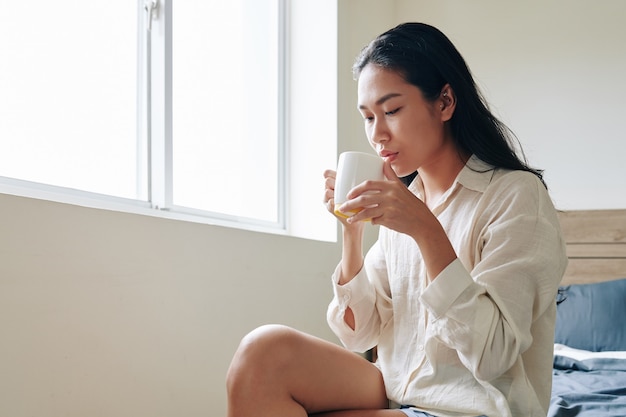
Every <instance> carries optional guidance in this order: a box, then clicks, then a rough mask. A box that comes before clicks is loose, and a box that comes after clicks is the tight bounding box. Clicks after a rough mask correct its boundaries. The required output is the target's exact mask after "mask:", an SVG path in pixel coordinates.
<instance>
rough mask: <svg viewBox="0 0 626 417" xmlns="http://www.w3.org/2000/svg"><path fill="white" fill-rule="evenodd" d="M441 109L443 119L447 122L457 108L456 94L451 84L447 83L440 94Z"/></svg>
mask: <svg viewBox="0 0 626 417" xmlns="http://www.w3.org/2000/svg"><path fill="white" fill-rule="evenodd" d="M438 101H439V110H440V111H441V121H442V122H447V121H448V120H450V119H451V118H452V115H453V114H454V109H455V108H456V95H455V94H454V90H452V87H450V84H446V85H444V86H443V88H442V89H441V93H440V94H439V100H438Z"/></svg>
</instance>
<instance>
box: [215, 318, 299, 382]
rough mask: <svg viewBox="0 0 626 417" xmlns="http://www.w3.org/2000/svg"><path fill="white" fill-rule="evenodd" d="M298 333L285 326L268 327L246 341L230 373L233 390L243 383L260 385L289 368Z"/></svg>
mask: <svg viewBox="0 0 626 417" xmlns="http://www.w3.org/2000/svg"><path fill="white" fill-rule="evenodd" d="M297 338H298V332H297V331H295V330H293V329H291V328H289V327H286V326H281V325H264V326H261V327H258V328H256V329H254V330H253V331H251V332H250V333H248V334H247V335H246V336H244V337H243V339H242V340H241V343H240V344H239V347H238V348H237V351H236V352H235V355H234V356H233V359H232V362H231V364H230V367H229V369H228V374H227V378H226V381H227V386H228V387H229V389H231V388H233V387H234V386H235V385H237V384H240V383H241V381H242V380H243V381H248V382H252V381H255V383H260V382H261V381H262V380H263V379H264V378H272V377H273V376H275V374H276V373H277V372H281V371H280V370H281V369H285V368H286V367H288V366H289V365H288V363H289V361H290V360H292V354H293V352H294V349H292V348H293V345H294V343H295V341H296V339H297Z"/></svg>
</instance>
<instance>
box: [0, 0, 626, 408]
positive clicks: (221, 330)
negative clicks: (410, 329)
mask: <svg viewBox="0 0 626 417" xmlns="http://www.w3.org/2000/svg"><path fill="white" fill-rule="evenodd" d="M298 1H299V0H298ZM544 3H545V2H539V1H532V2H524V3H522V4H520V5H517V4H514V3H511V2H506V6H500V3H499V2H498V1H478V0H477V1H473V2H460V1H454V0H443V1H439V2H428V1H417V0H411V1H395V2H393V1H389V0H340V1H339V2H338V20H339V31H338V33H339V43H338V57H337V66H338V69H337V71H338V97H337V98H336V97H334V96H333V95H332V94H331V95H329V96H328V98H327V99H328V101H329V102H333V101H334V100H335V99H337V114H338V119H339V124H338V127H337V134H338V136H339V150H345V149H354V148H361V149H367V143H366V140H365V137H364V135H363V133H362V121H361V120H360V117H359V116H358V113H357V111H356V104H355V103H356V100H355V98H356V93H355V87H356V85H355V83H354V81H352V78H351V73H350V66H351V64H352V60H353V58H354V57H355V55H356V54H357V53H358V51H359V50H360V48H361V47H362V46H363V45H364V44H365V43H366V42H367V41H369V40H370V38H372V37H373V36H375V35H377V34H378V33H380V32H381V31H383V30H384V29H386V28H388V27H390V26H392V25H393V24H395V23H399V22H400V21H405V20H424V21H427V22H431V23H434V24H437V25H438V26H440V27H441V28H442V29H443V30H444V31H445V32H447V33H448V34H449V35H450V37H451V38H452V39H453V40H454V41H455V42H456V43H457V45H458V46H459V48H460V50H461V52H462V53H463V54H464V55H465V57H466V58H467V60H468V62H469V64H470V66H471V67H472V68H473V69H474V72H475V74H476V76H477V79H478V80H479V82H480V84H481V85H483V86H484V87H485V90H486V93H487V96H488V97H489V99H490V101H491V102H492V103H493V104H494V106H495V108H496V110H497V111H498V112H499V113H500V114H501V115H502V117H503V118H504V119H505V121H507V122H508V123H509V124H510V125H511V127H512V128H513V129H515V130H516V132H517V133H518V135H519V136H520V138H521V140H522V142H523V143H524V145H525V146H526V148H527V150H528V153H529V157H530V158H531V160H532V161H533V162H534V163H535V164H536V165H539V166H543V167H544V168H546V170H547V178H548V181H549V182H550V185H551V189H552V190H553V191H554V195H555V199H556V200H557V204H559V205H560V206H561V207H563V208H586V207H599V208H609V207H622V208H623V207H626V201H625V200H624V199H625V198H626V193H624V192H623V190H624V179H625V178H626V175H624V166H626V164H623V163H621V154H623V153H624V151H625V145H624V144H623V143H622V141H620V139H623V137H624V136H623V135H624V133H623V132H624V119H626V117H624V116H626V115H625V113H626V111H625V106H626V104H625V102H624V100H623V97H625V96H626V95H625V94H624V92H625V91H624V82H623V81H622V79H621V78H620V77H619V76H620V75H621V74H623V73H626V71H624V65H625V59H626V58H625V57H624V49H623V45H622V44H623V40H624V39H626V35H625V33H624V25H623V22H624V21H625V19H624V15H625V9H624V7H626V6H622V2H621V0H616V1H612V2H611V1H608V0H605V1H603V2H595V3H593V4H592V3H591V2H586V1H584V2H580V1H579V2H571V1H564V0H559V1H556V0H554V1H552V2H550V4H551V6H550V7H549V8H548V6H546V5H545V4H544ZM625 4H626V3H625ZM531 6H532V7H533V9H532V10H533V12H532V13H531V12H528V11H527V12H525V11H524V10H525V8H526V7H531ZM577 22H578V23H577ZM583 22H587V24H588V25H589V26H586V25H584V24H583ZM316 30H319V31H323V30H329V29H328V28H327V27H319V28H317V29H316ZM330 30H332V29H330ZM312 33H315V32H312ZM585 36H589V37H595V36H598V37H599V38H598V39H601V42H600V41H595V42H594V41H592V40H588V39H587V38H586V37H585ZM579 46H584V48H585V49H584V50H581V51H578V47H579ZM333 53H334V52H333ZM310 59H311V62H310V65H311V66H315V65H321V64H323V63H324V62H326V61H324V57H323V56H319V55H317V54H316V55H312V56H311V58H310ZM599 59H602V61H598V60H599ZM596 72H597V73H598V77H597V79H595V77H594V79H592V75H593V74H594V73H596ZM314 116H315V115H312V116H311V117H312V118H314ZM308 122H309V123H314V121H311V120H309V121H308ZM330 134H332V133H330ZM578 140H580V141H582V144H580V145H579V144H578V142H577V141H578ZM314 175H315V176H318V175H319V176H320V179H321V173H315V174H314ZM321 187H322V184H321V180H320V184H319V188H317V186H313V185H312V186H311V187H310V188H311V190H310V192H311V193H316V192H318V193H320V197H319V198H320V199H321ZM605 188H609V189H611V190H612V191H613V194H616V195H615V196H613V198H612V196H611V195H610V193H608V192H607V191H606V190H604V189H605ZM316 190H317V191H316ZM316 200H317V198H316ZM320 204H321V203H320ZM339 253H340V247H339V245H338V244H336V243H328V242H315V241H310V240H304V239H297V238H292V237H286V236H275V235H268V234H263V233H255V232H245V231H240V230H233V229H225V228H221V227H216V226H208V225H201V224H196V223H186V222H182V221H177V220H165V219H159V218H153V217H145V216H140V215H135V214H123V213H116V212H112V211H104V210H97V209H88V208H83V207H78V206H71V205H65V204H59V203H52V202H45V201H39V200H33V199H28V198H23V197H14V196H9V195H0V334H1V338H2V342H1V343H0V375H2V377H1V378H0V415H2V416H11V417H22V416H33V415H34V416H38V417H41V416H57V415H65V416H69V417H82V416H87V415H88V416H93V417H97V416H107V417H112V416H115V417H121V416H132V417H158V416H164V417H165V416H180V417H187V416H189V417H190V416H201V415H202V416H222V415H224V414H225V409H226V405H225V389H224V376H225V372H226V369H227V366H228V363H229V361H230V358H231V357H232V354H233V352H234V349H235V347H236V345H237V343H238V341H239V339H240V338H241V336H242V335H243V334H245V333H246V332H247V331H249V330H250V329H252V328H253V327H255V326H257V325H259V324H262V323H268V322H280V323H285V324H289V325H293V326H295V327H297V328H299V329H302V330H305V331H308V332H311V333H313V334H316V335H318V336H321V337H324V338H328V339H330V340H335V339H334V337H333V336H332V334H331V333H330V331H329V330H328V328H327V326H326V323H325V310H326V305H327V303H328V300H329V298H330V296H331V290H330V286H329V284H328V276H329V273H330V271H331V270H332V269H333V268H334V266H335V263H336V261H337V260H338V257H339Z"/></svg>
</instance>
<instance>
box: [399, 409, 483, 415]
mask: <svg viewBox="0 0 626 417" xmlns="http://www.w3.org/2000/svg"><path fill="white" fill-rule="evenodd" d="M400 411H402V412H403V413H404V414H406V415H407V416H409V417H437V416H433V415H432V414H428V413H426V412H424V411H419V410H416V409H415V408H409V407H401V408H400ZM478 417H487V416H485V415H482V416H478Z"/></svg>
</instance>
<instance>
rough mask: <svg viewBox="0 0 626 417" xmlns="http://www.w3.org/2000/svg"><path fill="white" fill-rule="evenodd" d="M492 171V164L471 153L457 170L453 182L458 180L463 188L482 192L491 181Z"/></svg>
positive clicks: (493, 169)
mask: <svg viewBox="0 0 626 417" xmlns="http://www.w3.org/2000/svg"><path fill="white" fill-rule="evenodd" d="M494 171H495V168H494V166H493V165H489V164H488V163H486V162H483V161H482V160H480V159H478V157H477V156H476V155H472V156H471V157H470V158H469V159H468V160H467V162H466V163H465V166H464V167H463V169H461V172H459V175H458V176H457V178H456V180H455V183H456V182H458V183H460V184H461V185H462V186H463V187H465V188H468V189H470V190H474V191H478V192H481V193H482V192H484V191H485V190H486V189H487V186H488V185H489V183H490V182H491V179H492V178H493V173H494ZM453 187H454V186H453Z"/></svg>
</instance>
